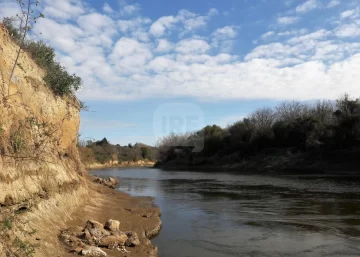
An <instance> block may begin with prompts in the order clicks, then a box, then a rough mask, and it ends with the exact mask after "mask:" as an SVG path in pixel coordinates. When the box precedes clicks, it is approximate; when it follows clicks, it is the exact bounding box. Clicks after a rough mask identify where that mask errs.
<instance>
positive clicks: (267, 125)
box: [250, 107, 276, 135]
mask: <svg viewBox="0 0 360 257" xmlns="http://www.w3.org/2000/svg"><path fill="white" fill-rule="evenodd" d="M275 118H276V114H275V112H274V111H273V110H272V109H271V108H268V107H264V108H260V109H258V110H256V111H255V112H253V113H252V114H251V115H250V120H251V122H252V124H253V125H254V128H255V130H256V132H257V133H258V134H260V135H269V133H271V128H272V126H273V125H274V122H275Z"/></svg>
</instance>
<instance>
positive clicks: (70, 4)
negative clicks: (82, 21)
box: [43, 0, 86, 20]
mask: <svg viewBox="0 0 360 257" xmlns="http://www.w3.org/2000/svg"><path fill="white" fill-rule="evenodd" d="M43 4H44V5H45V8H44V10H43V12H44V14H45V17H48V18H58V19H65V20H68V19H72V18H75V17H77V16H79V15H81V14H83V13H85V11H86V9H85V7H84V5H83V3H82V1H81V0H62V1H53V0H44V3H43Z"/></svg>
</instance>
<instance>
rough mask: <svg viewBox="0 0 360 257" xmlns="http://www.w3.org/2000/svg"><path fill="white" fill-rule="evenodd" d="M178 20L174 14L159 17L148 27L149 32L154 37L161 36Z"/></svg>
mask: <svg viewBox="0 0 360 257" xmlns="http://www.w3.org/2000/svg"><path fill="white" fill-rule="evenodd" d="M176 22H178V20H177V19H176V18H175V17H174V16H165V17H161V18H159V19H158V20H157V21H155V22H154V23H153V24H152V25H151V27H150V34H152V35H153V36H155V37H161V36H163V35H164V34H165V31H166V30H167V29H170V28H171V27H172V26H173V25H174V24H175V23H176Z"/></svg>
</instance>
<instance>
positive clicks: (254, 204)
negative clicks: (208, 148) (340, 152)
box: [94, 169, 360, 257]
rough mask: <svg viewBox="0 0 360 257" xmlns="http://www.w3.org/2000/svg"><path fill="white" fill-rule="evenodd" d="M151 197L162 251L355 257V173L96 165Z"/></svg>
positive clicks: (183, 255)
mask: <svg viewBox="0 0 360 257" xmlns="http://www.w3.org/2000/svg"><path fill="white" fill-rule="evenodd" d="M94 173H96V174H98V175H100V176H103V177H106V176H114V177H118V178H119V179H121V185H120V187H119V190H121V191H125V192H127V193H129V194H131V195H135V196H153V197H155V201H156V204H157V205H158V206H159V207H160V208H161V210H162V218H161V219H162V221H163V228H162V230H161V233H160V235H159V236H158V237H157V238H155V239H153V240H152V241H153V243H154V244H156V245H158V247H159V251H160V257H222V256H224V257H225V256H226V257H227V256H254V257H255V256H261V257H263V256H271V257H281V256H301V257H302V256H316V257H317V256H360V178H341V177H336V178H323V177H299V176H298V177H296V176H291V177H290V176H289V177H266V176H249V175H235V174H224V173H214V172H211V173H206V172H169V171H161V170H157V169H113V170H105V171H104V170H102V171H94Z"/></svg>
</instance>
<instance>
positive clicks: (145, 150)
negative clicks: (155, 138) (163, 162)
mask: <svg viewBox="0 0 360 257" xmlns="http://www.w3.org/2000/svg"><path fill="white" fill-rule="evenodd" d="M140 149H141V157H142V158H143V159H147V160H151V159H152V154H151V149H150V147H141V148H140Z"/></svg>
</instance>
